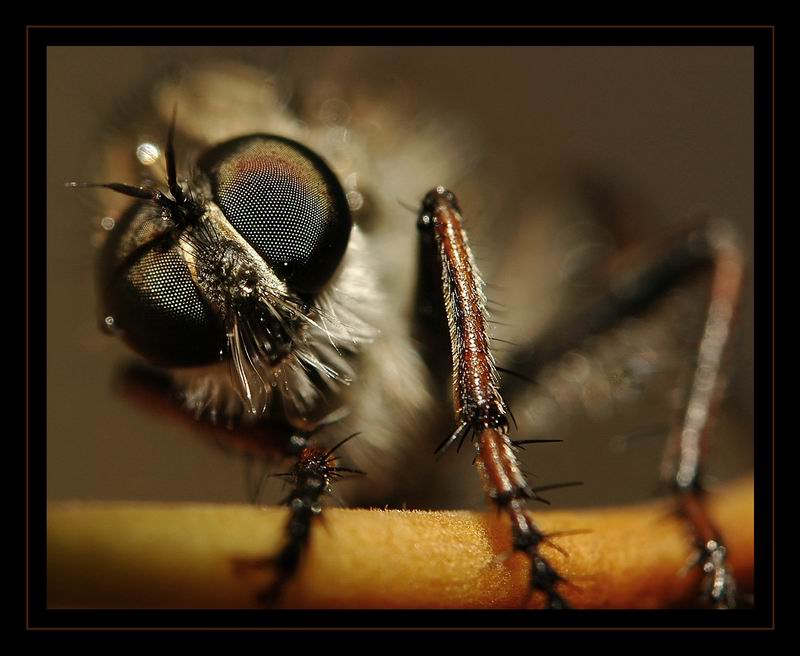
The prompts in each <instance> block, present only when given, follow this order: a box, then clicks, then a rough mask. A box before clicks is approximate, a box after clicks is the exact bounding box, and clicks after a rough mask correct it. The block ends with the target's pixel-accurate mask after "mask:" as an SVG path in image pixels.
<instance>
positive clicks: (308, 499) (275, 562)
mask: <svg viewBox="0 0 800 656" xmlns="http://www.w3.org/2000/svg"><path fill="white" fill-rule="evenodd" d="M353 437H355V435H350V436H349V437H347V438H345V439H344V440H342V441H341V442H339V443H338V444H337V445H336V446H334V447H333V448H331V449H325V448H322V447H319V446H314V445H311V444H310V439H309V437H307V436H302V435H294V436H292V438H291V440H290V450H291V451H292V452H293V457H294V458H295V463H294V465H293V466H292V468H291V470H289V471H287V472H282V473H279V474H273V476H276V477H278V478H284V479H286V480H288V481H289V482H290V483H291V490H290V492H289V494H288V495H287V496H286V498H285V499H284V500H283V502H282V503H283V504H284V505H286V506H288V507H289V519H288V521H287V523H286V538H285V541H284V544H283V546H282V547H281V549H280V551H279V552H278V553H277V554H276V555H275V556H271V557H268V558H262V559H244V560H237V561H236V565H237V567H239V568H250V569H271V570H273V572H274V575H275V577H274V579H273V580H272V582H271V583H270V584H269V586H268V587H266V588H265V589H264V590H262V591H261V592H260V593H259V595H258V601H259V603H261V604H263V605H265V606H272V605H274V604H275V603H276V602H277V601H278V600H279V599H280V597H281V595H282V594H283V592H284V590H285V588H286V585H287V584H288V583H289V582H290V581H291V580H292V579H293V578H294V577H295V575H296V574H297V570H298V569H299V567H300V565H301V563H302V560H303V556H304V554H305V553H306V552H307V550H308V545H309V541H310V538H311V531H312V525H313V523H314V521H315V520H317V519H318V518H320V517H321V514H322V497H323V496H324V495H325V494H331V484H332V483H333V482H334V481H337V480H340V479H342V478H344V477H345V476H347V475H363V474H364V472H362V471H359V470H357V469H350V468H346V467H339V466H338V464H337V458H336V456H335V452H336V450H337V449H338V448H339V447H340V446H342V444H344V443H345V442H347V441H348V440H350V439H352V438H353Z"/></svg>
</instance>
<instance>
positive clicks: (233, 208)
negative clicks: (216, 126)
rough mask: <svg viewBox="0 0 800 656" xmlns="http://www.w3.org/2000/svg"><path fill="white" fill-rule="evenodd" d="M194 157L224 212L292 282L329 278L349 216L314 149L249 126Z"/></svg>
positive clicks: (304, 288)
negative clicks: (247, 130) (252, 131)
mask: <svg viewBox="0 0 800 656" xmlns="http://www.w3.org/2000/svg"><path fill="white" fill-rule="evenodd" d="M198 164H199V167H200V169H201V170H202V171H203V172H204V173H205V174H206V175H207V176H208V179H209V181H210V182H211V188H212V192H213V196H214V201H215V202H216V203H217V205H219V207H220V209H221V210H222V212H223V214H224V215H225V218H226V219H227V220H228V221H229V222H230V224H231V225H232V226H233V227H234V228H235V229H236V231H237V232H238V233H239V234H240V235H242V237H244V238H245V239H246V240H247V241H248V243H250V244H251V245H252V246H253V248H255V249H256V251H258V253H259V254H260V255H261V257H263V258H264V261H265V262H266V263H267V264H268V265H269V266H270V267H272V268H273V270H274V271H275V273H277V274H278V275H279V276H280V277H281V278H282V279H283V280H285V281H286V284H287V285H289V287H290V288H291V289H292V290H294V291H296V292H299V293H301V294H313V293H315V292H316V291H318V290H319V289H320V288H321V287H322V286H323V285H324V284H325V283H327V282H328V280H329V279H330V278H331V276H332V275H333V273H334V271H335V270H336V268H337V267H338V266H339V263H340V262H341V261H342V257H343V256H344V252H345V249H346V248H347V242H348V240H349V238H350V230H351V228H352V219H351V217H350V209H349V207H348V205H347V200H346V198H345V194H344V191H343V190H342V186H341V185H340V184H339V181H338V180H337V179H336V175H335V174H334V173H333V171H332V170H331V169H330V167H329V166H328V165H327V164H326V163H325V162H324V161H323V160H322V158H321V157H319V155H317V154H316V153H314V152H313V151H312V150H310V149H309V148H306V147H305V146H303V145H302V144H300V143H297V142H296V141H292V140H291V139H285V138H283V137H278V136H275V135H268V134H255V135H249V136H245V137H240V138H238V139H233V140H231V141H227V142H225V143H222V144H220V145H218V146H215V147H214V148H212V149H211V150H209V151H207V152H206V153H205V154H204V155H203V156H202V157H201V158H200V160H199V162H198Z"/></svg>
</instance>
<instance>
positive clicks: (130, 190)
mask: <svg viewBox="0 0 800 656" xmlns="http://www.w3.org/2000/svg"><path fill="white" fill-rule="evenodd" d="M177 112H178V108H177V106H176V107H174V108H173V110H172V120H171V121H170V125H169V129H168V131H167V148H166V151H165V153H164V156H165V159H166V166H167V186H168V187H169V193H170V194H171V195H172V198H170V197H169V196H167V195H166V194H165V193H164V192H163V191H161V190H159V189H155V188H153V187H137V186H135V185H129V184H124V183H121V182H101V183H94V182H67V183H65V185H64V186H65V187H72V188H77V189H86V188H104V189H110V190H111V191H116V192H117V193H118V194H122V195H123V196H129V197H131V198H138V199H140V200H146V201H150V202H152V203H155V204H156V205H158V206H160V207H163V208H165V209H167V210H169V213H170V218H171V219H172V220H173V221H174V222H175V223H176V224H178V225H185V224H187V223H189V222H190V221H191V220H192V218H193V217H197V216H199V215H200V213H201V209H200V208H199V207H198V206H197V205H196V203H195V202H194V201H193V200H192V199H191V198H189V197H188V196H187V195H186V194H185V193H183V188H182V187H181V185H180V183H179V182H178V174H177V167H176V164H175V119H176V116H177Z"/></svg>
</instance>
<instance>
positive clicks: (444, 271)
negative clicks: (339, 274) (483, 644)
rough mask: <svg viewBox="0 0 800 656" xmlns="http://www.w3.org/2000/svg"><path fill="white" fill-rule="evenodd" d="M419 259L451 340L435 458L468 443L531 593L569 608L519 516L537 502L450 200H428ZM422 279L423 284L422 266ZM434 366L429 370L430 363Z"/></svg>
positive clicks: (531, 526)
mask: <svg viewBox="0 0 800 656" xmlns="http://www.w3.org/2000/svg"><path fill="white" fill-rule="evenodd" d="M418 225H419V228H420V231H421V234H422V237H421V247H422V251H423V256H425V254H426V252H427V256H428V257H429V258H433V261H435V262H438V271H439V277H440V281H441V282H440V284H441V290H442V296H441V298H442V301H443V304H444V307H445V310H446V314H447V326H448V328H449V333H450V344H451V355H452V376H453V399H454V404H455V411H456V421H457V424H458V428H456V430H455V431H454V432H453V434H452V435H451V436H450V438H449V439H447V440H446V441H445V442H443V443H442V444H441V445H440V446H439V448H438V449H437V451H441V450H444V449H446V448H447V447H448V446H449V445H450V444H452V443H453V442H455V441H459V445H460V443H461V442H463V440H464V439H466V438H467V437H471V439H472V441H473V443H474V445H475V451H476V455H475V463H476V465H477V467H478V470H479V472H480V473H481V477H482V479H483V483H484V487H485V489H486V491H487V494H488V496H489V498H490V499H491V500H492V502H493V503H494V504H496V505H497V507H498V509H499V510H502V511H504V512H505V513H506V514H507V515H508V517H509V518H510V520H511V526H512V548H513V550H514V551H519V552H522V553H524V554H525V555H526V556H527V557H528V558H529V560H530V562H531V571H530V587H531V591H538V592H542V593H544V595H545V597H546V604H547V607H548V608H568V607H569V604H568V603H567V601H566V600H565V599H564V598H563V597H562V596H561V594H560V593H559V592H558V590H557V585H558V584H559V582H561V581H563V580H564V579H563V578H562V577H561V576H560V575H559V574H558V573H557V572H556V571H555V569H554V568H553V567H552V566H551V565H550V563H549V562H548V561H547V559H546V558H544V556H542V555H541V553H540V551H539V546H540V545H541V544H542V543H543V542H545V541H546V536H545V535H544V534H543V533H542V532H541V531H540V529H539V528H538V527H537V526H536V524H535V523H534V521H533V519H532V518H531V516H530V515H529V514H528V512H527V511H526V509H525V500H526V499H530V498H538V497H537V495H536V492H535V491H533V490H532V489H531V488H530V487H529V486H528V484H527V481H526V480H525V477H524V475H523V474H522V471H521V469H520V467H519V464H518V461H517V457H516V455H515V453H514V447H513V443H512V441H511V440H510V439H509V437H508V415H509V413H508V409H507V407H506V405H505V403H504V401H503V399H502V397H501V396H500V391H499V379H498V375H497V369H496V367H495V364H494V358H493V357H492V354H491V351H490V349H489V338H488V336H487V331H486V311H485V305H486V299H485V297H484V295H483V290H482V285H483V283H482V281H481V279H480V274H479V273H478V270H477V268H476V266H475V263H474V260H473V257H472V252H471V250H470V247H469V244H468V242H467V237H466V234H465V232H464V229H463V227H462V225H461V212H460V210H459V208H458V205H457V202H456V199H455V196H454V195H453V194H452V193H451V192H449V191H447V190H446V189H444V188H443V187H437V188H436V189H434V190H433V191H431V192H429V193H428V194H427V195H426V197H425V199H424V201H423V205H422V210H421V212H420V217H419V224H418ZM421 274H422V276H423V277H424V276H426V275H427V276H428V277H430V276H431V275H432V269H431V268H430V267H429V266H427V265H426V268H423V270H422V271H421ZM434 364H435V363H434Z"/></svg>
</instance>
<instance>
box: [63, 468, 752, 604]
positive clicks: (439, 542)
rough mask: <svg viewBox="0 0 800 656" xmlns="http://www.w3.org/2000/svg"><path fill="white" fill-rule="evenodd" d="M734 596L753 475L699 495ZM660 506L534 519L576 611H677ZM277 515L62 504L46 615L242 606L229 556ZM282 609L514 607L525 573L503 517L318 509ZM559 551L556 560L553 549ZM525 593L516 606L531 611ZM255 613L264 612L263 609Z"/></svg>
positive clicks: (677, 528)
mask: <svg viewBox="0 0 800 656" xmlns="http://www.w3.org/2000/svg"><path fill="white" fill-rule="evenodd" d="M709 504H710V508H711V513H712V516H713V517H714V519H715V521H716V522H717V523H718V525H719V526H720V528H721V530H722V532H723V535H725V537H726V539H727V542H728V546H729V552H730V557H731V563H732V566H733V571H734V573H735V575H736V577H737V580H738V583H739V585H740V587H741V588H743V589H744V590H750V589H752V582H753V561H754V556H753V532H754V525H753V480H752V478H751V477H747V478H744V479H740V480H738V481H736V482H734V483H730V484H727V485H725V486H722V487H720V488H718V489H715V490H713V491H712V492H711V493H710V494H709ZM671 508H672V505H671V504H670V502H669V501H665V500H662V501H659V502H654V503H650V504H644V505H637V506H630V507H620V508H609V509H593V510H581V511H561V512H555V511H545V512H537V513H536V520H537V523H539V524H540V526H541V527H542V529H543V530H544V531H545V532H546V533H547V532H560V531H573V530H578V529H585V530H586V531H588V532H587V533H580V534H575V535H566V536H562V537H557V538H553V543H554V544H555V545H557V547H558V548H554V547H553V546H545V547H544V548H543V553H546V554H547V558H548V559H550V560H551V562H552V563H553V565H554V567H555V568H556V569H557V570H558V571H559V572H560V573H562V574H563V575H564V576H565V577H566V578H567V579H569V580H570V581H571V582H572V585H569V586H565V587H564V588H562V589H563V592H564V595H565V596H566V597H567V598H568V599H569V601H570V603H571V604H573V605H574V606H575V607H578V608H664V607H672V606H681V605H685V604H690V603H691V602H692V600H693V599H694V597H695V595H696V592H697V586H698V582H699V573H698V572H697V571H693V572H690V573H684V572H682V570H683V568H684V566H685V564H686V562H687V560H688V559H689V557H690V555H691V544H690V542H689V537H688V534H687V532H686V529H685V528H684V526H683V524H682V523H681V522H680V521H679V520H678V519H676V518H675V517H674V516H672V515H671V514H670V509H671ZM285 518H286V510H285V509H279V508H269V509H259V508H256V507H252V506H239V505H201V504H154V503H120V502H67V503H56V504H51V506H50V509H49V516H48V602H49V605H50V606H51V607H62V608H63V607H74V608H77V607H91V608H109V607H114V608H252V607H255V606H256V603H255V600H256V595H257V592H258V591H259V589H261V588H262V587H263V586H264V585H265V584H266V583H267V582H268V581H269V577H270V574H269V572H267V571H264V572H253V571H241V570H237V568H236V567H235V566H234V562H235V560H236V559H240V558H252V557H263V556H266V555H269V554H272V553H275V552H276V551H277V549H278V548H279V547H280V545H281V542H282V540H283V536H284V522H285ZM324 518H325V519H324V523H319V524H318V525H317V527H316V529H317V530H315V532H314V534H313V536H312V541H311V548H310V552H309V554H308V557H307V559H306V561H305V563H304V564H303V566H301V569H300V572H299V574H298V577H297V579H296V580H295V581H293V582H292V583H291V584H290V585H289V586H288V587H287V590H286V595H285V597H284V599H283V605H285V606H290V607H302V608H312V607H317V608H319V607H329V608H519V607H520V606H521V605H522V604H523V603H524V600H525V599H526V597H527V590H526V582H527V577H528V565H527V563H526V562H525V558H524V557H523V556H521V555H519V554H518V555H514V556H511V557H509V558H505V559H504V557H503V556H504V554H505V553H506V552H508V551H509V550H510V543H509V539H510V538H509V536H510V531H509V530H508V527H507V525H506V524H507V520H506V519H505V518H504V517H500V516H496V515H495V514H493V513H485V514H483V513H471V512H422V511H394V510H392V511H385V510H343V509H330V510H327V511H326V512H325V513H324ZM561 550H563V553H562V551H561ZM540 603H541V599H539V598H538V597H537V596H534V597H532V598H531V599H530V603H529V604H528V605H529V606H530V607H532V608H533V607H537V606H538V605H539V604H540ZM265 612H266V611H265Z"/></svg>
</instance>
